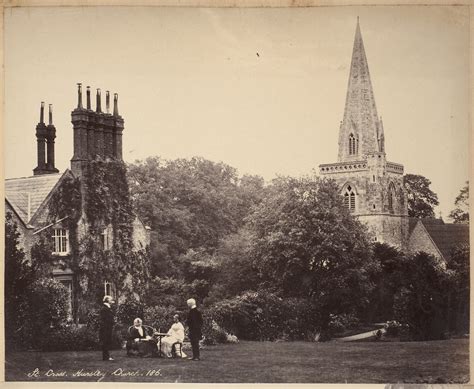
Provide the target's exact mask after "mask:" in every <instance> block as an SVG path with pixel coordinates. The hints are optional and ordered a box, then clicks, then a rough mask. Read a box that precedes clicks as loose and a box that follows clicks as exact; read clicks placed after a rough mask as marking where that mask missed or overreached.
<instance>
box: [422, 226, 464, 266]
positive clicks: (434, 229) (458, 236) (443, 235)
mask: <svg viewBox="0 0 474 389" xmlns="http://www.w3.org/2000/svg"><path fill="white" fill-rule="evenodd" d="M421 222H422V223H423V226H424V227H425V229H426V231H427V232H428V234H429V235H430V237H431V239H432V240H433V242H434V244H435V245H436V246H437V247H438V250H439V251H440V252H441V254H442V255H443V257H444V258H445V259H449V257H450V256H451V252H452V250H453V249H455V248H456V247H459V246H462V245H468V244H469V224H456V223H444V222H443V221H442V220H441V219H428V218H426V219H421Z"/></svg>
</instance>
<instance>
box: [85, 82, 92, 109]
mask: <svg viewBox="0 0 474 389" xmlns="http://www.w3.org/2000/svg"><path fill="white" fill-rule="evenodd" d="M86 96H87V109H91V87H90V86H87V91H86Z"/></svg>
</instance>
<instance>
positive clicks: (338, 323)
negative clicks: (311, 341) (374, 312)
mask: <svg viewBox="0 0 474 389" xmlns="http://www.w3.org/2000/svg"><path fill="white" fill-rule="evenodd" d="M329 318H330V321H329V333H330V334H331V335H334V334H337V333H341V332H344V331H345V330H347V329H350V328H353V327H354V326H356V325H357V324H359V320H358V319H357V317H356V316H355V315H354V314H350V313H349V314H348V313H342V314H339V315H333V314H331V315H329Z"/></svg>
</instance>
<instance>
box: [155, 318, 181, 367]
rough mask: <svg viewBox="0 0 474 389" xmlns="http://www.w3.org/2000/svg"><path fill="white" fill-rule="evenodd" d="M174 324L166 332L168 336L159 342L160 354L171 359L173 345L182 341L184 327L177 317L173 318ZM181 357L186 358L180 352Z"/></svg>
mask: <svg viewBox="0 0 474 389" xmlns="http://www.w3.org/2000/svg"><path fill="white" fill-rule="evenodd" d="M173 320H174V323H173V325H172V326H171V328H170V329H169V331H168V335H167V336H165V337H164V338H163V339H162V340H161V352H162V354H163V355H165V356H167V357H168V358H171V357H172V356H173V354H172V350H173V345H174V344H175V343H177V342H179V343H183V341H184V326H183V324H182V323H181V322H180V321H179V316H178V315H174V316H173ZM181 357H182V358H186V354H184V352H183V351H182V350H181Z"/></svg>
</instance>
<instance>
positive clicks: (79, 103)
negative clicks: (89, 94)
mask: <svg viewBox="0 0 474 389" xmlns="http://www.w3.org/2000/svg"><path fill="white" fill-rule="evenodd" d="M77 108H79V109H82V84H81V83H80V82H78V83H77Z"/></svg>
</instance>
